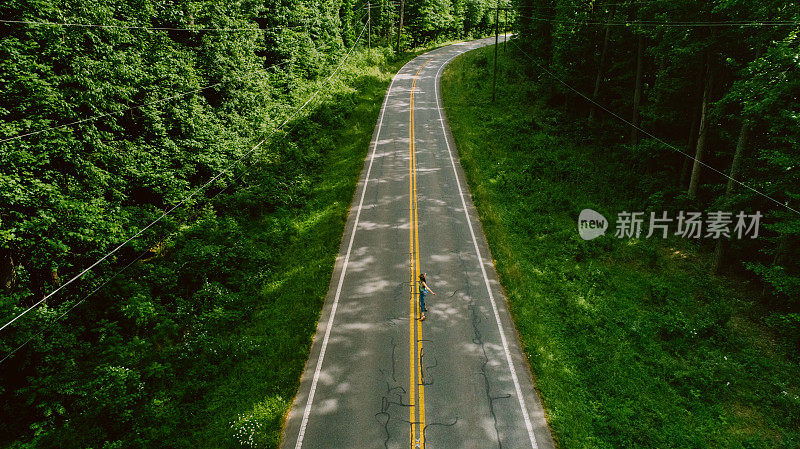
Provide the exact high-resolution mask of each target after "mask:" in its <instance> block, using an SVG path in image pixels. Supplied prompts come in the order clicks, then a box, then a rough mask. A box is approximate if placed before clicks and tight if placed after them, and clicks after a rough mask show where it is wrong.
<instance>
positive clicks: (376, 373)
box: [281, 38, 553, 449]
mask: <svg viewBox="0 0 800 449" xmlns="http://www.w3.org/2000/svg"><path fill="white" fill-rule="evenodd" d="M493 42H494V38H491V39H484V40H480V41H474V42H468V43H462V44H456V45H452V46H449V47H445V48H441V49H438V50H434V51H431V52H429V53H426V54H424V55H422V56H420V57H418V58H416V59H414V60H413V61H411V62H409V63H408V64H406V65H405V66H404V67H403V68H402V69H401V70H400V71H399V72H398V73H397V75H396V76H395V77H394V79H393V80H392V84H391V85H390V87H389V90H388V92H387V93H386V98H385V100H384V105H383V109H382V110H381V115H380V118H379V121H378V124H377V126H376V129H375V132H374V135H373V141H372V146H371V148H370V153H369V155H368V157H367V159H366V161H365V167H364V170H363V172H362V175H361V179H360V181H359V185H358V188H357V190H356V195H355V197H354V199H353V205H352V207H351V210H350V215H349V217H348V222H347V226H346V228H345V233H344V237H343V239H342V246H341V249H340V253H339V257H338V258H337V261H336V266H335V268H334V273H333V277H332V279H331V285H330V289H329V292H328V296H327V298H326V301H325V306H324V308H323V310H322V315H321V317H320V322H319V326H318V328H317V334H316V336H315V339H314V344H313V345H312V348H311V354H310V357H309V360H308V362H307V364H306V368H305V371H304V373H303V378H302V380H301V383H300V389H299V391H298V394H297V396H296V398H295V400H294V404H293V406H292V409H291V411H290V412H289V416H288V419H287V422H286V427H285V429H284V435H283V442H282V445H281V447H282V448H284V449H291V448H295V449H299V448H308V449H312V448H316V449H333V448H355V449H361V448H387V449H389V448H392V449H394V448H414V447H424V448H429V449H434V448H435V449H445V448H452V449H456V448H458V449H461V448H474V449H487V448H509V449H516V448H535V449H536V448H542V449H549V448H552V447H553V441H552V438H551V436H550V432H549V430H548V428H547V424H546V422H545V418H544V413H543V411H542V406H541V401H540V400H539V397H538V395H537V393H536V391H535V389H534V388H533V382H532V379H531V376H530V372H529V370H528V367H527V364H526V362H525V360H524V356H523V355H522V352H521V350H520V347H519V342H518V338H517V335H516V332H515V329H514V325H513V323H512V321H511V319H510V316H509V313H508V309H507V305H506V299H505V297H504V296H503V292H502V288H501V287H500V284H499V282H498V279H497V274H496V273H495V270H494V266H493V265H492V262H491V260H492V259H491V255H490V253H489V250H488V246H487V244H486V240H485V237H484V235H483V231H482V230H481V227H480V223H479V222H478V219H477V215H476V213H475V210H474V207H473V205H472V200H471V197H470V195H469V190H468V189H467V187H466V184H465V180H464V176H463V172H462V170H461V166H460V165H459V162H458V157H457V154H456V150H455V148H454V146H453V142H452V139H451V137H450V135H449V130H448V127H447V124H446V121H445V118H444V112H443V111H442V105H441V98H440V88H439V76H440V75H441V72H442V69H443V68H444V66H445V65H446V64H447V62H449V61H450V60H451V59H453V58H454V57H456V56H457V55H459V54H461V53H464V52H465V51H468V50H472V49H475V48H478V47H481V46H484V45H488V44H490V43H493ZM420 272H426V273H427V275H428V276H427V277H428V284H429V285H430V286H431V288H432V289H433V291H435V292H436V293H438V295H437V296H432V295H428V296H427V303H428V304H427V305H428V309H429V312H428V318H427V319H426V320H425V321H419V316H420V310H419V304H418V295H417V283H416V282H413V280H415V279H416V278H417V277H418V275H419V273H420Z"/></svg>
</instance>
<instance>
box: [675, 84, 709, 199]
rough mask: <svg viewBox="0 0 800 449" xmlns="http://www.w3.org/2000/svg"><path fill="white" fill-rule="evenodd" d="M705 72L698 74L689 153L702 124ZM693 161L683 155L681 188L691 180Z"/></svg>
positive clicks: (679, 179) (680, 178)
mask: <svg viewBox="0 0 800 449" xmlns="http://www.w3.org/2000/svg"><path fill="white" fill-rule="evenodd" d="M704 74H705V72H704V71H702V70H701V71H700V72H699V73H698V74H697V92H695V95H694V98H695V102H694V104H693V105H692V121H691V122H690V123H689V139H688V140H687V141H686V151H684V152H685V153H686V154H687V155H689V154H692V152H693V151H694V149H695V145H697V128H698V127H699V126H700V125H699V123H698V122H699V120H700V107H701V105H702V103H703V98H702V97H703V83H704V82H705V78H704ZM691 161H692V158H691V157H689V156H684V157H683V164H682V165H681V173H680V177H679V178H678V187H680V188H684V187H686V183H687V182H688V180H689V168H690V167H691Z"/></svg>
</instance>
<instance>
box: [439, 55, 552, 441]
mask: <svg viewBox="0 0 800 449" xmlns="http://www.w3.org/2000/svg"><path fill="white" fill-rule="evenodd" d="M464 53H466V52H462V53H459V54H457V55H455V56H453V57H452V58H450V59H448V60H447V61H445V62H444V64H442V66H441V67H440V68H439V71H438V72H437V73H436V81H435V82H434V91H435V93H436V102H437V106H438V109H439V121H440V122H441V124H442V132H443V133H444V142H445V145H446V146H447V153H448V155H449V156H450V165H452V166H453V175H454V176H455V177H456V186H458V196H459V197H460V198H461V205H462V206H463V207H464V216H465V217H467V225H468V226H469V233H470V235H471V236H472V243H473V244H474V245H475V254H476V255H477V256H478V265H480V267H481V273H482V274H483V281H484V282H485V283H486V290H487V291H488V292H489V301H490V302H491V304H492V310H493V311H494V319H495V320H496V321H497V328H498V330H499V331H500V339H501V341H502V342H503V350H504V351H505V353H506V361H507V362H508V368H509V371H511V378H512V379H513V381H514V389H515V390H516V392H517V398H518V399H519V405H520V407H521V408H522V418H523V419H524V420H525V427H526V428H527V429H528V437H529V438H530V440H531V446H532V447H533V449H538V448H539V446H538V445H537V444H536V437H535V436H534V434H533V425H532V424H531V419H530V417H529V416H528V408H527V406H526V405H525V399H524V397H523V396H522V387H521V386H520V384H519V379H518V378H517V370H516V369H515V368H514V362H513V361H512V360H511V352H510V351H509V349H508V340H507V339H506V334H505V330H504V329H503V324H502V323H501V322H500V314H499V312H498V311H497V304H496V303H495V300H494V295H493V294H492V288H491V286H489V278H488V277H487V276H486V268H485V267H484V266H483V258H482V257H481V250H480V249H479V248H478V241H477V240H476V239H475V231H474V230H473V229H472V220H471V219H470V218H469V212H468V210H467V203H466V201H464V191H463V190H462V188H461V181H460V180H459V177H458V170H456V163H455V160H453V152H452V150H451V149H450V141H449V139H448V135H447V129H446V128H445V126H444V116H443V115H442V108H443V105H442V98H441V96H440V95H439V82H440V78H441V75H442V71H443V70H444V68H445V66H447V64H449V63H450V61H452V60H453V59H455V58H456V57H458V56H460V55H462V54H464Z"/></svg>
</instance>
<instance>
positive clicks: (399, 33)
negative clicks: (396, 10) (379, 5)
mask: <svg viewBox="0 0 800 449" xmlns="http://www.w3.org/2000/svg"><path fill="white" fill-rule="evenodd" d="M405 7H406V0H400V28H398V29H397V52H398V53H399V52H400V38H401V37H402V36H403V12H404V11H405Z"/></svg>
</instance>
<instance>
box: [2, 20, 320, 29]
mask: <svg viewBox="0 0 800 449" xmlns="http://www.w3.org/2000/svg"><path fill="white" fill-rule="evenodd" d="M0 23H5V24H9V25H12V24H16V25H32V26H60V27H78V28H108V29H126V30H144V31H222V32H240V31H244V32H254V31H257V32H261V31H266V30H280V29H289V28H307V25H286V26H280V27H268V28H252V27H249V28H177V27H147V26H136V25H100V24H95V23H59V22H44V21H35V20H8V19H0Z"/></svg>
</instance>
